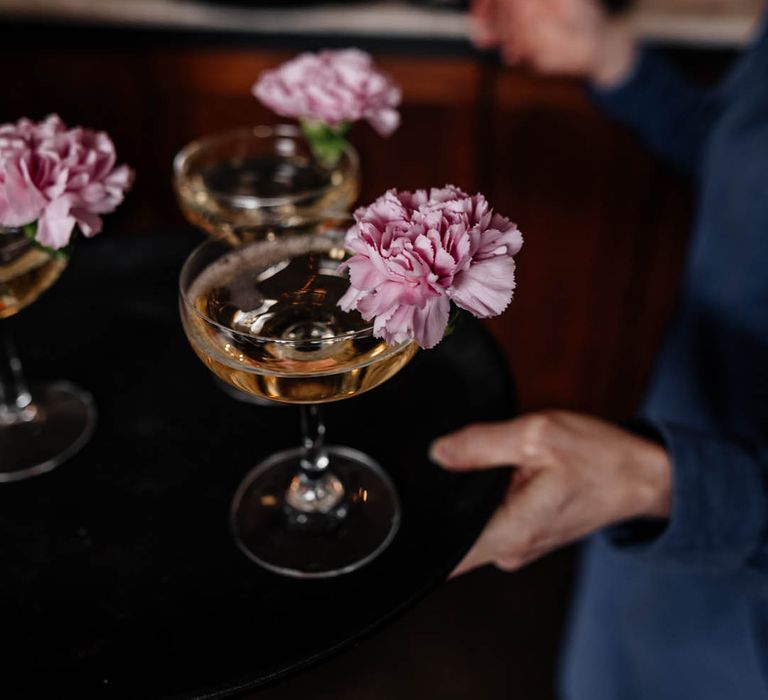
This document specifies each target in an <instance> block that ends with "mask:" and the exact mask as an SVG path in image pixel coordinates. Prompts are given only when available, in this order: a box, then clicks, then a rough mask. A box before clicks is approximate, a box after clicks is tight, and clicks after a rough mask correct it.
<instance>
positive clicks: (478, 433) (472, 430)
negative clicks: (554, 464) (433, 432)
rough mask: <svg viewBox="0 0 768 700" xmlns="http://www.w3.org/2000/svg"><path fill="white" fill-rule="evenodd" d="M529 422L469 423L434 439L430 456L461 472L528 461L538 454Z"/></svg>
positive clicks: (518, 420)
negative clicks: (533, 447)
mask: <svg viewBox="0 0 768 700" xmlns="http://www.w3.org/2000/svg"><path fill="white" fill-rule="evenodd" d="M529 423H530V421H528V420H526V419H525V418H518V419H515V420H512V421H506V422H503V423H478V424H475V425H470V426H468V427H466V428H463V429H461V430H459V431H457V432H455V433H451V434H450V435H445V436H443V437H441V438H438V439H437V440H435V441H434V442H433V443H432V446H431V447H430V451H429V453H430V457H431V458H432V460H433V461H434V462H437V463H438V464H439V465H441V466H442V467H444V468H445V469H454V470H459V471H462V470H466V471H469V470H475V469H491V468H493V467H502V466H511V465H524V464H529V463H530V462H531V460H532V459H533V458H534V457H535V456H536V455H535V450H532V449H531V448H532V445H531V444H530V439H531V437H532V433H531V431H530V426H529Z"/></svg>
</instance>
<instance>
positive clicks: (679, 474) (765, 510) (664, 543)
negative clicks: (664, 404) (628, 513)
mask: <svg viewBox="0 0 768 700" xmlns="http://www.w3.org/2000/svg"><path fill="white" fill-rule="evenodd" d="M653 427H654V428H655V429H656V430H657V431H658V434H659V436H660V438H661V441H662V442H663V443H664V445H665V446H666V449H667V451H668V453H669V455H670V460H671V463H672V507H671V512H670V517H669V519H668V520H667V521H650V520H643V521H637V520H636V521H631V522H628V523H622V524H619V525H616V526H613V527H610V528H607V529H606V530H605V531H604V535H605V536H606V537H607V538H608V541H609V542H610V543H611V544H612V545H613V546H614V547H617V548H619V549H622V550H624V551H626V552H631V553H634V554H637V555H639V556H642V557H650V558H654V559H658V560H665V561H670V562H678V563H680V564H683V565H685V566H696V567H699V568H703V569H710V570H718V571H726V570H736V569H738V568H741V567H743V566H745V565H747V564H748V563H749V561H750V558H751V557H753V556H756V555H757V553H758V552H759V549H760V545H761V542H763V540H764V538H765V535H766V521H767V520H768V496H767V494H766V479H765V475H764V473H763V469H762V468H761V460H760V457H761V455H760V453H759V452H758V450H757V449H755V448H752V447H751V446H749V445H748V444H746V443H742V442H732V441H729V440H722V439H719V438H717V437H713V436H711V435H709V434H706V433H699V432H696V431H692V430H690V429H688V428H685V427H682V426H679V425H675V424H671V423H664V422H660V423H654V424H653Z"/></svg>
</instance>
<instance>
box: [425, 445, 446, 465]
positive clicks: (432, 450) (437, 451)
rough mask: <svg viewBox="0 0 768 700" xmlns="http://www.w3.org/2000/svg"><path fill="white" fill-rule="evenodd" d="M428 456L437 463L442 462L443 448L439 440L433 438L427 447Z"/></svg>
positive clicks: (443, 456)
mask: <svg viewBox="0 0 768 700" xmlns="http://www.w3.org/2000/svg"><path fill="white" fill-rule="evenodd" d="M429 458H430V459H431V460H432V461H433V462H436V463H437V464H442V463H443V459H444V458H445V448H444V447H443V443H442V441H440V440H435V442H433V443H432V444H431V445H430V447H429Z"/></svg>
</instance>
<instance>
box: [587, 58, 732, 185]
mask: <svg viewBox="0 0 768 700" xmlns="http://www.w3.org/2000/svg"><path fill="white" fill-rule="evenodd" d="M588 93H589V95H590V97H591V99H592V101H593V102H594V103H596V104H597V105H598V106H599V107H600V108H601V109H602V110H603V111H605V112H606V113H608V114H609V115H610V116H612V117H613V118H615V119H617V120H618V121H620V122H623V123H624V124H626V125H627V126H628V127H629V128H630V129H632V130H633V131H634V132H635V133H637V134H638V135H639V136H640V138H641V139H642V140H643V141H644V142H645V143H646V144H647V145H648V147H649V148H650V149H651V150H653V151H654V152H655V153H656V154H657V155H659V156H661V157H662V158H664V159H665V160H667V161H669V162H671V163H672V164H673V165H675V166H676V167H678V168H680V169H681V170H683V171H685V172H687V173H691V174H692V173H695V172H697V170H698V166H699V162H700V160H701V154H702V151H703V146H704V144H705V142H706V140H707V138H708V136H709V133H710V132H711V130H712V125H713V123H714V122H715V120H716V118H717V116H718V113H719V112H720V108H721V95H720V92H719V91H718V90H716V89H713V90H707V89H706V88H703V87H701V86H698V85H695V84H694V83H692V82H691V81H689V80H688V79H687V78H686V77H685V76H683V75H682V73H680V71H679V70H678V69H677V68H676V67H675V66H673V65H672V64H671V63H670V62H669V61H667V60H666V59H665V58H664V57H663V56H660V55H658V54H657V53H655V52H654V51H652V50H649V49H647V48H646V49H642V50H641V51H640V52H639V54H638V57H637V59H636V62H635V65H634V67H633V69H632V71H631V72H630V74H629V76H628V77H627V78H626V80H624V81H623V82H622V83H621V84H619V85H617V86H615V87H612V88H599V87H597V86H594V85H593V86H590V87H589V88H588Z"/></svg>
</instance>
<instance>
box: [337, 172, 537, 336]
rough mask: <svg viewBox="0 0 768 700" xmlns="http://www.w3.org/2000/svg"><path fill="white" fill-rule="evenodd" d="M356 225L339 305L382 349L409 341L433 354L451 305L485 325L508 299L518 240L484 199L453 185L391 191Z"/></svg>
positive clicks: (363, 212) (362, 214)
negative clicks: (354, 314)
mask: <svg viewBox="0 0 768 700" xmlns="http://www.w3.org/2000/svg"><path fill="white" fill-rule="evenodd" d="M355 221H356V223H355V225H354V226H352V228H351V229H350V230H349V231H348V233H347V237H346V243H347V246H348V247H349V248H350V249H351V250H352V251H353V252H354V255H353V256H352V257H351V258H350V259H349V260H348V261H347V262H345V263H344V265H343V267H346V268H349V278H350V288H349V290H348V291H347V293H346V294H345V295H344V296H343V297H342V298H341V300H340V301H339V306H341V308H342V309H344V310H345V311H351V310H353V309H357V310H358V311H359V312H360V314H361V315H362V316H363V318H364V319H365V320H366V321H371V320H373V321H374V326H373V328H374V334H375V335H376V336H377V337H380V338H384V339H385V340H386V341H387V342H388V343H390V344H396V343H402V342H405V341H407V340H411V339H415V340H416V342H417V343H418V344H419V345H420V346H421V347H422V348H425V349H428V348H432V347H434V346H435V345H437V343H439V342H440V340H441V339H442V337H443V335H444V333H445V328H446V326H447V324H448V316H449V312H450V304H451V302H453V303H454V304H456V306H459V307H461V308H462V309H466V310H467V311H469V312H470V313H472V314H474V315H475V316H477V317H479V318H489V317H491V316H496V315H498V314H500V313H501V312H502V311H504V309H505V308H506V307H507V305H508V304H509V302H510V301H511V300H512V292H513V290H514V288H515V261H514V255H515V254H517V252H518V251H519V250H520V248H521V246H522V244H523V238H522V235H521V234H520V231H519V230H518V228H517V226H515V224H513V223H511V222H510V221H509V219H506V218H505V217H503V216H500V215H499V214H494V212H493V210H492V209H491V208H490V205H489V204H488V202H487V201H486V199H485V197H483V195H481V194H477V195H475V196H474V197H471V196H469V195H467V194H466V193H464V192H462V191H461V190H460V189H458V188H456V187H452V186H446V187H444V188H443V189H433V190H431V191H430V192H429V193H427V192H426V191H425V190H418V191H416V192H396V191H395V190H390V191H389V192H387V193H386V194H384V195H383V196H382V197H380V198H379V199H377V200H376V201H375V202H374V203H373V204H372V205H371V206H369V207H362V208H360V209H358V210H357V211H356V212H355Z"/></svg>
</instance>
